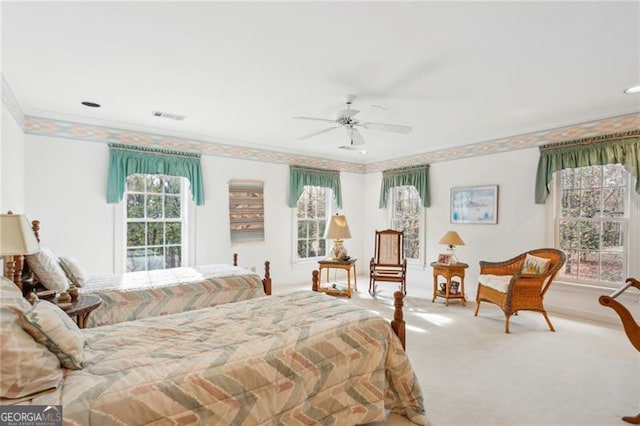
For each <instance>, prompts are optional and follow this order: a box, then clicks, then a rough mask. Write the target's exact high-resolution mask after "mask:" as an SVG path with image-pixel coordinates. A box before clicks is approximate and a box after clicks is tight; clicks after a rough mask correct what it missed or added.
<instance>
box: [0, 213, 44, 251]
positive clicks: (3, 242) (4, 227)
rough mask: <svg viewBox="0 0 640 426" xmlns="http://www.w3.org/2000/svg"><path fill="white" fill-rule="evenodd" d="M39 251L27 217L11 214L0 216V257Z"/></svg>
mask: <svg viewBox="0 0 640 426" xmlns="http://www.w3.org/2000/svg"><path fill="white" fill-rule="evenodd" d="M39 251H40V244H39V243H38V240H37V239H36V236H35V235H34V234H33V230H32V229H31V226H30V225H29V220H28V219H27V216H25V215H23V214H11V213H9V214H2V215H0V256H16V255H22V254H33V253H37V252H39Z"/></svg>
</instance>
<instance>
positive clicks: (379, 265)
mask: <svg viewBox="0 0 640 426" xmlns="http://www.w3.org/2000/svg"><path fill="white" fill-rule="evenodd" d="M376 281H387V282H395V283H398V284H399V285H400V291H402V294H404V295H406V294H407V259H405V257H404V231H396V230H394V229H385V230H383V231H376V243H375V254H374V256H373V257H372V258H371V260H370V261H369V294H371V295H372V296H374V295H375V294H376V288H377V286H376Z"/></svg>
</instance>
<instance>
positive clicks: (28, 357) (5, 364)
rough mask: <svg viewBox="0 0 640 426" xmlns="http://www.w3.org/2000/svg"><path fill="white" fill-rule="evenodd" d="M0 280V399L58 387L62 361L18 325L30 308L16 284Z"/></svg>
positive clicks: (2, 278) (1, 278)
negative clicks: (0, 360) (19, 319)
mask: <svg viewBox="0 0 640 426" xmlns="http://www.w3.org/2000/svg"><path fill="white" fill-rule="evenodd" d="M0 281H1V283H0V353H2V362H0V397H2V398H11V399H14V398H22V397H26V396H29V395H32V394H35V393H38V392H42V391H45V390H47V389H53V388H56V387H57V386H58V385H59V384H60V382H61V381H62V369H61V368H60V361H59V360H58V358H57V357H56V356H55V355H54V354H52V353H51V352H49V350H47V348H46V347H44V346H43V345H41V344H40V343H38V342H36V341H35V340H33V338H32V337H31V336H30V335H29V334H28V333H27V332H25V331H24V330H23V329H22V327H21V326H20V323H19V322H18V316H19V315H20V314H21V313H22V312H26V311H28V310H30V309H31V305H30V304H29V302H27V300H26V299H25V298H24V297H22V292H21V291H20V289H18V287H17V286H16V285H15V284H14V283H13V282H11V281H9V280H8V279H6V278H4V277H0Z"/></svg>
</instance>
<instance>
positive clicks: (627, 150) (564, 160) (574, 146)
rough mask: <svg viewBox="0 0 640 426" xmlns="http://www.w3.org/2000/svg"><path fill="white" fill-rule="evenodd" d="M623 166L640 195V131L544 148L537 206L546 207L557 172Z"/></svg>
mask: <svg viewBox="0 0 640 426" xmlns="http://www.w3.org/2000/svg"><path fill="white" fill-rule="evenodd" d="M606 164H622V165H623V166H624V168H625V169H627V170H628V171H629V173H631V175H632V176H634V177H635V178H636V192H637V193H638V194H640V179H638V174H639V171H640V130H634V131H630V132H625V133H614V134H611V135H603V136H595V137H591V138H583V139H577V140H573V141H567V142H560V143H554V144H547V145H542V146H540V159H539V160H538V173H537V175H536V204H544V203H545V201H546V199H547V196H548V195H549V183H550V182H551V179H552V176H553V173H554V172H557V171H558V170H562V169H572V168H576V167H585V166H604V165H606Z"/></svg>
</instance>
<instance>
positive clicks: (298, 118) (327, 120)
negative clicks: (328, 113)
mask: <svg viewBox="0 0 640 426" xmlns="http://www.w3.org/2000/svg"><path fill="white" fill-rule="evenodd" d="M293 119H294V120H313V121H323V122H325V123H335V122H336V120H329V119H327V118H315V117H293Z"/></svg>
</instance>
